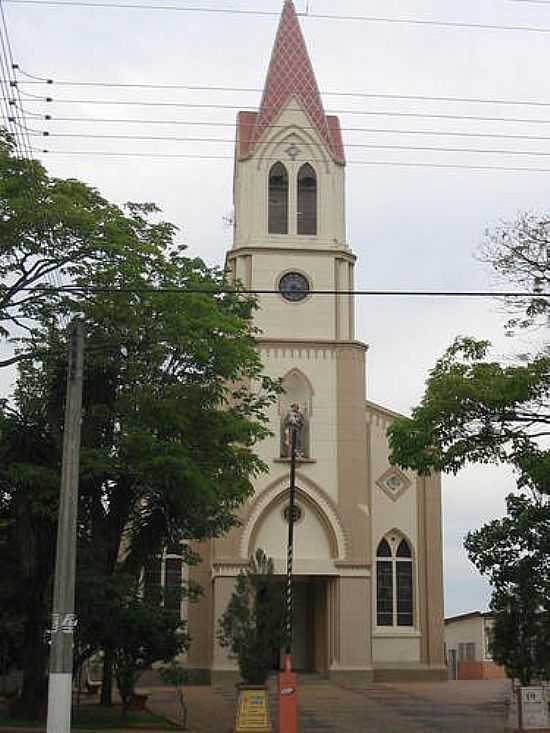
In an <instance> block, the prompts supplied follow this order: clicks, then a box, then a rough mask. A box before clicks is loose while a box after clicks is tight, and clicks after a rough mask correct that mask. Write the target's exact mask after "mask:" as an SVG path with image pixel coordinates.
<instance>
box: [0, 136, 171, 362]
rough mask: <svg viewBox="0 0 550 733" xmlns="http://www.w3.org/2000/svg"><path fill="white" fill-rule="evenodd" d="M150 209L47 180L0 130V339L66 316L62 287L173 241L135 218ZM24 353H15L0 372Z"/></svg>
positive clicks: (167, 232) (165, 228)
mask: <svg viewBox="0 0 550 733" xmlns="http://www.w3.org/2000/svg"><path fill="white" fill-rule="evenodd" d="M153 208H154V207H148V208H147V207H146V208H145V209H144V208H142V209H141V210H140V209H139V208H133V207H129V208H128V209H127V210H126V211H123V210H122V209H121V208H120V207H117V206H115V205H114V204H111V203H109V202H108V201H107V200H106V199H104V198H103V197H102V196H100V194H99V193H98V192H97V191H96V190H95V189H94V188H91V187H90V186H87V185H86V184H84V183H82V182H80V181H77V180H74V179H59V178H53V177H50V176H49V175H48V174H47V172H46V170H45V169H44V167H43V166H42V165H41V164H40V163H39V162H38V161H36V160H32V161H29V160H23V159H21V158H18V157H16V156H15V155H14V146H13V144H12V142H11V140H10V137H9V136H8V135H6V134H5V133H2V132H1V131H0V342H1V340H6V339H8V340H10V337H11V340H12V342H14V341H15V343H17V337H18V336H20V335H21V334H29V333H32V331H33V328H34V326H35V325H36V321H37V320H42V321H44V320H48V319H55V318H59V316H60V315H61V313H62V312H65V313H66V312H67V308H68V302H67V301H68V297H67V294H66V293H62V292H60V291H59V290H58V286H59V285H70V284H73V283H75V282H79V281H83V280H84V281H86V280H87V278H88V277H89V275H90V272H92V271H93V270H94V269H95V268H96V267H97V266H98V265H100V264H101V263H105V262H107V261H108V262H110V263H111V264H112V265H113V266H114V267H116V265H117V263H118V264H122V263H123V262H124V261H125V260H126V259H127V257H128V255H129V252H130V248H131V249H133V248H134V247H135V245H136V244H142V245H143V246H144V250H145V251H147V249H148V248H150V244H151V242H154V241H155V239H158V238H162V237H164V238H166V237H170V236H172V235H173V233H174V227H172V225H170V224H166V223H165V222H161V223H159V224H156V223H154V224H152V223H151V222H150V221H148V220H147V219H146V218H144V217H143V216H141V215H140V214H141V212H143V211H145V212H147V213H152V212H153ZM30 345H31V344H30V343H29V342H27V346H30ZM27 356H29V352H28V351H26V350H19V353H17V354H16V355H15V356H13V357H10V358H8V359H5V360H4V361H0V367H3V366H9V365H10V364H13V363H16V362H18V361H20V360H21V359H22V358H25V357H27Z"/></svg>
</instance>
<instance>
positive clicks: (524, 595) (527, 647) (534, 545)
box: [464, 490, 550, 685]
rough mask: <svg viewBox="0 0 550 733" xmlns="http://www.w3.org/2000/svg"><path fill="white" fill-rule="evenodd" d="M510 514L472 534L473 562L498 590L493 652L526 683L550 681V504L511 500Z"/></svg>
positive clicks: (536, 495)
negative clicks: (538, 680)
mask: <svg viewBox="0 0 550 733" xmlns="http://www.w3.org/2000/svg"><path fill="white" fill-rule="evenodd" d="M506 504H507V516H506V517H504V518H503V519H497V520H494V521H492V522H490V523H488V524H486V525H485V526H483V527H482V528H481V529H479V530H477V531H476V532H470V533H469V534H468V535H467V537H466V540H465V543H464V544H465V547H466V550H467V552H468V556H469V558H470V560H471V561H472V562H473V563H474V565H475V566H476V567H477V568H478V570H479V571H480V572H481V573H482V574H483V575H486V576H487V577H488V579H489V581H490V583H491V586H492V588H493V594H492V598H491V610H492V611H493V613H494V617H495V618H494V628H493V631H492V639H491V652H492V655H493V658H494V660H495V661H496V662H497V663H498V664H502V665H504V666H505V667H506V669H507V671H508V674H509V676H510V677H512V678H517V679H519V680H520V682H521V684H522V685H530V684H531V683H532V682H533V681H534V680H537V679H544V680H548V679H550V559H549V558H550V500H549V498H548V496H545V495H543V494H541V493H540V492H537V491H536V490H534V491H533V492H532V494H531V495H529V494H527V493H521V494H519V495H514V494H511V495H510V496H508V497H507V500H506Z"/></svg>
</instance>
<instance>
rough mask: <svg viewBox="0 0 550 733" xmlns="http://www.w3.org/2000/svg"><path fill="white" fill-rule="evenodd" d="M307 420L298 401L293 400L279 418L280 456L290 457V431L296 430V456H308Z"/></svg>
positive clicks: (300, 457) (301, 457)
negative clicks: (280, 418) (281, 417)
mask: <svg viewBox="0 0 550 733" xmlns="http://www.w3.org/2000/svg"><path fill="white" fill-rule="evenodd" d="M308 427H309V425H308V420H307V417H306V416H305V414H304V413H303V412H302V410H301V408H300V405H299V404H298V402H293V403H292V404H291V405H290V409H289V410H288V411H287V413H286V414H285V415H283V419H282V420H281V458H290V457H291V431H292V429H294V430H296V458H298V460H300V459H304V458H309V447H308V442H309V441H308V438H309V435H308Z"/></svg>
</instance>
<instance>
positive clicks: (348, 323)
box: [228, 0, 355, 340]
mask: <svg viewBox="0 0 550 733" xmlns="http://www.w3.org/2000/svg"><path fill="white" fill-rule="evenodd" d="M344 186H345V154H344V148H343V144H342V136H341V132H340V124H339V121H338V118H337V117H333V116H327V115H326V114H325V111H324V109H323V103H322V101H321V95H320V93H319V89H318V86H317V81H316V79H315V75H314V72H313V68H312V65H311V61H310V59H309V55H308V52H307V48H306V45H305V41H304V38H303V35H302V31H301V29H300V25H299V22H298V18H297V15H296V10H295V8H294V5H293V3H292V2H291V1H290V0H288V1H287V2H285V5H284V9H283V14H282V17H281V22H280V25H279V30H278V32H277V37H276V40H275V45H274V48H273V52H272V56H271V62H270V65H269V70H268V74H267V79H266V83H265V88H264V93H263V98H262V102H261V106H260V109H259V111H258V112H241V113H240V114H239V117H238V130H237V142H236V150H235V184H234V207H235V236H234V243H233V248H232V250H231V251H230V252H229V255H228V264H229V266H230V268H231V270H232V273H233V275H234V277H235V278H237V279H238V280H240V281H241V282H242V283H243V284H244V285H245V286H247V287H252V288H254V289H258V290H276V291H278V293H279V296H273V295H267V296H264V297H263V298H261V299H260V302H261V310H260V313H259V315H258V317H257V325H258V327H259V328H260V329H261V330H262V332H263V334H264V336H265V337H266V338H284V337H289V336H291V337H292V338H309V339H311V338H317V339H325V340H353V339H354V337H355V334H354V308H353V299H352V298H351V297H350V296H345V295H342V296H340V297H331V296H319V297H311V295H310V293H311V291H350V290H353V268H354V263H355V257H354V255H353V253H352V252H351V249H350V248H349V246H348V244H347V243H346V225H345V191H344ZM289 326H290V330H289Z"/></svg>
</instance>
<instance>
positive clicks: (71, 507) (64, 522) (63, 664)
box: [47, 320, 84, 733]
mask: <svg viewBox="0 0 550 733" xmlns="http://www.w3.org/2000/svg"><path fill="white" fill-rule="evenodd" d="M71 331H72V333H71V340H70V346H69V367H68V374H67V397H66V402H65V425H64V432H63V464H62V471H61V491H60V499H59V518H58V526H57V550H56V558H55V581H54V597H53V613H52V629H51V649H50V675H49V680H48V724H47V730H48V733H70V730H71V705H72V677H73V674H72V673H73V633H74V627H75V626H76V618H75V613H74V592H75V573H76V521H77V510H78V474H79V465H80V428H81V419H82V381H83V368H84V325H83V323H82V322H81V321H79V320H75V321H73V323H72V324H71Z"/></svg>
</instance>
